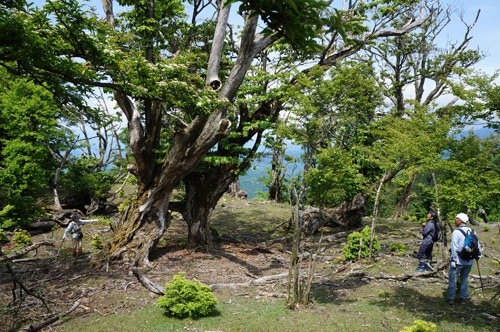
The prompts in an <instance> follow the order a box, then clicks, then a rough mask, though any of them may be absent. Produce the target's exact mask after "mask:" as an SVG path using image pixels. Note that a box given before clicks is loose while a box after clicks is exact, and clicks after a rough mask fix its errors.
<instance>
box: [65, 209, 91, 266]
mask: <svg viewBox="0 0 500 332" xmlns="http://www.w3.org/2000/svg"><path fill="white" fill-rule="evenodd" d="M94 221H97V219H92V220H82V219H80V216H79V215H78V214H76V213H75V214H73V215H72V216H71V222H70V223H69V225H68V227H66V230H65V231H64V234H63V240H65V239H66V234H68V233H70V234H71V240H72V244H73V257H76V255H77V253H78V255H81V254H82V238H83V232H82V225H83V224H87V223H91V222H94Z"/></svg>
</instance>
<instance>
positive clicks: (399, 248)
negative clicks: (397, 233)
mask: <svg viewBox="0 0 500 332" xmlns="http://www.w3.org/2000/svg"><path fill="white" fill-rule="evenodd" d="M389 251H391V252H395V253H397V254H399V255H401V256H403V255H405V254H406V252H407V251H408V248H407V247H406V245H404V244H403V243H401V242H394V243H392V244H391V245H390V246H389Z"/></svg>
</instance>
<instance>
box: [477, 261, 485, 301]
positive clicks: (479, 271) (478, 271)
mask: <svg viewBox="0 0 500 332" xmlns="http://www.w3.org/2000/svg"><path fill="white" fill-rule="evenodd" d="M476 263H477V273H479V282H480V283H481V290H482V291H483V293H484V287H483V278H481V270H480V269H479V258H476Z"/></svg>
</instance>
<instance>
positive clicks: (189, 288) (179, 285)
mask: <svg viewBox="0 0 500 332" xmlns="http://www.w3.org/2000/svg"><path fill="white" fill-rule="evenodd" d="M156 304H157V305H158V306H159V307H160V308H162V309H164V310H165V312H164V313H165V315H167V316H169V317H176V318H187V317H191V318H194V319H196V318H200V317H205V316H209V315H211V314H213V313H214V312H215V310H216V306H217V299H216V298H215V296H214V294H213V293H212V290H211V289H210V287H208V286H207V285H204V284H202V283H201V282H199V281H198V280H193V281H189V280H187V279H186V274H185V273H179V274H176V275H174V276H173V278H172V281H171V282H170V283H167V284H166V285H165V295H163V296H161V297H160V298H158V300H157V301H156Z"/></svg>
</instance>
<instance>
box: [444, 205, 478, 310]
mask: <svg viewBox="0 0 500 332" xmlns="http://www.w3.org/2000/svg"><path fill="white" fill-rule="evenodd" d="M468 222H469V217H468V216H467V215H466V214H465V213H459V214H457V216H456V217H455V226H456V227H457V229H455V230H454V231H453V234H452V235H451V256H450V268H449V273H448V304H454V302H455V293H456V290H457V279H458V277H460V290H459V293H458V303H463V302H465V301H468V300H469V273H470V271H471V269H472V265H473V264H474V259H470V260H465V259H462V257H460V255H459V254H458V253H459V252H460V251H461V250H462V248H463V246H464V241H465V236H464V235H463V234H462V232H461V231H460V230H462V231H464V232H465V234H467V232H470V231H471V229H470V228H469V227H467V223H468ZM478 246H479V253H480V255H481V252H482V249H481V245H480V244H478Z"/></svg>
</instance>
